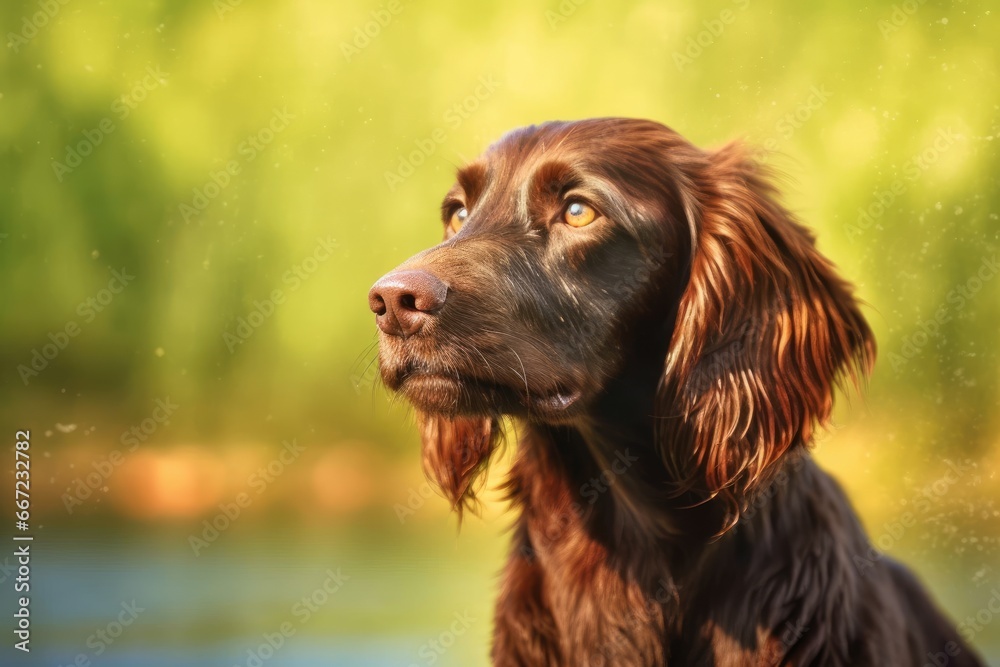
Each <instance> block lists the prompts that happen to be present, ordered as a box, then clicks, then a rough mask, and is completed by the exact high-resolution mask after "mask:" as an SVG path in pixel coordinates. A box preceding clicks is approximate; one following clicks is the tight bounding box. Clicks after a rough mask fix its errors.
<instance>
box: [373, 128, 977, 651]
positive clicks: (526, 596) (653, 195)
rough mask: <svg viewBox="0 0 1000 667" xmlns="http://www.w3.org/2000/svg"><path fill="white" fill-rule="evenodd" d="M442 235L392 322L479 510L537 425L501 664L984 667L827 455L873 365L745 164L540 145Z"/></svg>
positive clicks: (690, 155)
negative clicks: (478, 486) (507, 428)
mask: <svg viewBox="0 0 1000 667" xmlns="http://www.w3.org/2000/svg"><path fill="white" fill-rule="evenodd" d="M442 212H443V216H442V217H443V220H444V231H445V240H444V242H443V243H441V244H440V245H438V246H436V247H434V248H431V249H430V250H427V251H426V252H423V253H421V254H419V255H417V256H415V257H413V258H411V259H410V260H408V261H407V262H405V263H404V264H403V265H402V266H401V267H400V268H398V269H396V270H395V271H393V272H391V273H389V274H387V275H386V276H384V277H383V278H382V279H380V280H379V281H378V282H377V283H376V284H375V286H374V287H373V288H372V290H371V293H370V295H369V300H370V305H371V308H372V310H373V311H374V312H375V313H376V320H377V323H378V326H379V328H380V329H381V332H382V333H381V346H380V347H381V351H380V369H381V374H382V378H383V380H384V382H385V384H386V385H387V386H388V387H389V388H390V389H392V390H396V391H399V392H401V393H402V394H403V395H404V396H405V397H406V398H407V399H408V400H409V401H410V402H412V403H413V405H414V406H415V407H416V408H417V411H418V414H419V421H420V425H421V429H422V436H423V447H424V450H423V451H424V467H425V469H426V471H427V473H428V474H429V475H430V477H431V478H432V479H433V480H434V481H435V482H436V483H437V485H438V486H439V487H440V489H441V491H442V492H443V493H444V495H445V496H447V497H448V498H449V499H450V500H451V502H452V503H453V504H454V506H455V508H456V509H457V510H458V511H459V512H461V510H462V508H463V507H468V506H471V505H473V504H474V503H475V493H474V492H475V485H474V481H475V479H476V477H477V475H479V474H480V473H482V472H483V471H484V470H485V468H486V466H487V464H488V462H489V459H490V454H491V452H492V451H493V449H494V444H495V442H496V439H497V436H498V434H499V430H500V429H499V424H500V419H501V418H502V417H503V416H507V415H510V416H513V417H515V418H518V419H519V420H520V421H521V422H523V427H522V428H520V429H519V433H520V436H521V437H520V443H519V448H518V458H517V461H516V463H515V465H514V468H513V471H512V475H511V478H510V480H509V482H508V489H509V493H510V497H511V499H512V501H513V504H514V506H515V507H516V508H517V509H518V510H519V512H520V514H519V517H518V519H517V523H516V526H515V530H514V545H513V546H514V548H513V550H512V553H511V556H510V560H509V562H508V564H507V566H506V570H505V573H504V582H503V589H502V591H501V593H500V597H499V601H498V604H497V612H496V627H495V632H494V645H493V661H494V664H496V665H504V666H506V665H524V666H536V665H537V666H542V665H553V666H554V665H564V666H567V667H579V666H586V665H609V666H615V667H626V666H631V665H646V666H652V665H667V664H672V665H717V666H723V665H733V666H735V665H748V666H749V665H853V666H858V665H875V666H878V667H885V666H897V665H918V666H919V665H923V664H925V663H927V664H932V665H939V666H940V665H944V664H947V665H949V666H951V667H955V666H966V665H979V664H981V663H980V662H979V660H978V658H977V657H976V656H975V654H974V653H973V651H972V649H970V648H969V646H968V645H966V644H965V643H964V642H963V641H961V639H960V638H959V637H958V635H957V633H956V631H955V629H954V628H953V626H952V624H951V623H949V622H948V621H947V620H946V619H945V618H944V616H942V614H941V613H940V612H939V611H938V610H937V609H936V608H935V606H934V605H933V603H932V602H931V601H930V600H929V599H928V597H927V595H926V594H925V593H924V591H923V590H922V588H921V586H920V584H919V583H918V582H917V581H916V580H915V579H914V577H913V576H912V575H911V574H910V573H909V572H908V571H907V570H905V569H904V568H903V567H901V566H900V565H898V564H896V563H894V562H892V561H890V560H889V559H888V558H886V557H882V556H881V555H880V554H879V553H878V551H876V550H875V549H873V547H872V546H871V544H870V543H869V541H868V540H867V538H866V537H865V535H864V533H863V531H862V529H861V527H860V525H859V524H858V520H857V518H856V517H855V515H854V512H853V511H852V509H851V507H850V505H849V503H848V501H847V499H846V498H845V497H844V495H843V493H842V492H841V490H840V488H839V487H838V486H837V484H836V483H835V482H834V481H833V480H832V479H831V478H830V477H828V476H827V475H826V474H824V473H823V472H821V471H820V470H819V469H818V468H817V467H816V465H815V464H814V463H813V461H812V460H811V458H810V456H809V454H808V453H807V451H806V449H807V446H808V445H809V443H810V442H811V440H812V439H813V435H814V427H815V426H816V425H817V424H819V423H822V422H823V421H824V420H826V419H827V418H828V416H829V414H830V409H831V406H832V402H833V390H834V385H835V383H836V382H837V380H838V378H839V377H841V374H842V373H843V374H845V375H846V376H847V377H849V378H851V379H853V380H854V381H855V382H857V381H858V380H861V379H863V378H864V376H865V374H866V373H867V372H868V370H869V369H870V367H871V364H872V363H873V361H874V356H875V342H874V339H873V337H872V333H871V331H870V330H869V328H868V325H867V323H866V322H865V320H864V318H863V317H862V315H861V313H860V311H859V310H858V306H857V303H856V301H855V299H854V297H853V296H852V290H851V288H850V286H849V285H848V284H847V283H845V282H844V281H843V280H841V279H840V278H839V277H838V276H837V275H836V273H835V271H834V268H833V266H832V265H831V264H830V262H828V261H827V260H826V259H824V258H823V257H822V256H821V255H820V254H819V253H818V252H817V250H816V247H815V245H814V242H813V237H812V235H811V234H810V233H809V232H808V231H806V230H805V229H804V228H803V227H802V226H800V225H799V224H798V223H796V222H795V221H794V220H793V219H792V217H791V216H790V214H789V213H788V212H787V211H786V210H784V209H783V208H782V207H781V206H780V205H779V204H778V203H777V201H776V200H775V193H774V190H773V189H772V187H771V186H770V185H769V183H768V181H767V178H766V174H763V173H762V172H761V171H760V170H759V169H758V168H757V167H756V166H755V164H754V163H753V161H752V160H750V159H748V158H747V156H746V155H745V154H744V152H743V151H742V150H741V149H740V148H739V147H738V146H729V147H726V148H723V149H722V150H719V151H717V152H706V151H703V150H700V149H698V148H696V147H694V146H692V145H691V144H689V143H688V142H687V141H685V140H684V139H683V138H682V137H680V136H679V135H678V134H677V133H675V132H673V131H671V130H669V129H668V128H666V127H664V126H662V125H659V124H657V123H654V122H650V121H642V120H630V119H620V118H608V119H595V120H586V121H580V122H573V123H546V124H544V125H540V126H534V127H528V128H524V129H520V130H515V131H513V132H511V133H509V134H507V135H505V136H504V137H503V138H502V139H501V140H500V141H498V142H497V143H496V144H494V145H493V146H491V147H490V148H489V149H488V150H487V151H486V153H485V154H484V155H483V156H482V157H481V158H480V159H478V160H476V161H474V162H473V163H472V164H470V165H468V166H466V167H465V168H463V169H461V170H460V171H459V172H458V182H457V183H456V184H455V186H454V187H453V188H452V189H451V190H450V191H449V193H448V194H447V196H446V197H445V200H444V204H443V206H442ZM942 660H944V662H941V661H942Z"/></svg>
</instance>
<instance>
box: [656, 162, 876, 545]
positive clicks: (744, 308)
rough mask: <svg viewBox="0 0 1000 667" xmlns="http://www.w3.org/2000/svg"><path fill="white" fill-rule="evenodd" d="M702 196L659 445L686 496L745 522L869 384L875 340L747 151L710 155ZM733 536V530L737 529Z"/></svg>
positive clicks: (693, 208)
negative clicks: (765, 485)
mask: <svg viewBox="0 0 1000 667" xmlns="http://www.w3.org/2000/svg"><path fill="white" fill-rule="evenodd" d="M703 168H704V171H705V173H702V174H699V175H697V177H696V178H695V179H694V180H695V181H696V182H698V183H699V184H702V186H701V187H700V188H699V191H698V192H696V193H688V195H687V198H688V199H689V200H690V201H689V202H688V206H687V207H686V208H688V215H689V216H693V218H694V219H693V220H691V221H689V222H691V223H692V224H691V228H692V235H693V236H694V238H693V239H692V246H693V249H692V253H691V265H690V276H689V279H688V284H687V286H686V288H685V289H684V292H683V294H682V296H681V299H680V303H679V304H678V311H677V316H676V325H675V327H674V331H673V334H672V338H671V341H670V346H669V349H668V353H667V359H666V368H665V374H664V376H663V379H662V383H661V386H660V390H659V395H658V396H657V405H658V407H657V410H658V415H657V416H658V419H657V424H658V442H659V443H660V446H661V448H662V452H663V456H664V461H665V462H666V464H667V466H668V468H669V469H670V471H671V473H672V474H673V475H675V477H676V479H677V480H678V483H679V488H678V493H687V492H693V494H694V495H695V496H700V497H710V496H718V497H721V498H723V499H725V500H726V501H727V502H728V504H729V510H730V514H729V520H730V522H735V521H736V519H738V517H739V513H740V510H741V509H742V508H743V507H744V506H745V504H746V502H747V501H748V500H749V497H750V495H751V493H752V491H753V489H754V488H755V487H756V486H757V485H758V484H759V483H760V482H761V481H763V480H765V479H767V478H768V476H769V475H770V474H771V473H773V472H774V471H775V466H774V465H773V464H774V463H775V462H776V461H778V460H779V459H780V458H781V457H782V455H783V454H785V453H786V452H787V451H789V449H791V448H792V447H795V446H798V445H801V444H808V443H809V442H810V440H811V439H812V430H813V427H814V425H816V424H817V423H823V422H824V421H825V420H826V419H827V418H828V417H829V415H830V410H831V407H832V404H833V391H834V386H835V385H836V384H837V381H838V379H839V377H840V376H841V374H842V372H843V373H845V374H846V375H847V376H848V377H850V378H851V379H852V380H853V381H854V384H855V385H857V384H858V383H859V381H860V380H862V379H864V378H865V377H866V376H867V374H868V373H869V372H870V369H871V365H872V363H873V362H874V357H875V341H874V338H873V336H872V333H871V330H870V329H869V328H868V324H867V323H866V322H865V319H864V317H862V315H861V313H860V311H859V309H858V305H857V302H856V301H855V299H854V297H853V294H852V288H851V286H850V285H849V284H847V283H846V282H844V281H843V280H841V279H840V278H839V277H838V276H837V274H836V272H835V270H834V267H833V265H832V264H831V263H830V262H829V261H828V260H826V259H825V258H824V257H823V256H822V255H820V254H819V252H818V251H817V250H816V247H815V242H814V238H813V236H812V235H811V234H810V233H809V232H808V231H807V230H806V229H805V228H803V227H802V226H801V225H799V224H798V223H797V222H795V220H794V219H793V218H792V217H791V215H790V214H789V213H788V212H787V211H786V210H784V209H783V208H782V207H781V206H780V205H779V204H778V203H777V200H776V192H775V190H774V188H773V187H772V186H771V184H770V182H769V177H770V175H769V174H768V172H766V171H764V170H763V169H762V168H759V167H758V166H757V165H756V164H755V163H754V162H753V161H751V160H750V159H749V158H748V157H747V156H746V155H745V153H744V151H743V150H742V149H741V147H740V146H738V145H731V146H728V147H726V148H723V149H722V150H720V151H718V152H716V153H712V154H709V155H708V162H707V164H706V165H705V166H704V167H703ZM730 525H731V524H730Z"/></svg>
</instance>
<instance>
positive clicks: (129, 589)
mask: <svg viewBox="0 0 1000 667" xmlns="http://www.w3.org/2000/svg"><path fill="white" fill-rule="evenodd" d="M451 536H452V537H454V533H453V532H452V533H451ZM186 537H187V536H186V535H182V534H180V533H178V534H159V535H157V536H155V537H149V536H147V537H146V538H145V539H137V538H136V537H135V535H134V534H132V535H130V536H128V537H122V536H107V537H104V536H102V537H100V538H97V537H87V536H78V537H72V538H60V539H57V540H53V541H46V540H45V539H40V540H38V541H37V542H36V543H35V545H34V547H33V562H32V603H31V612H32V622H33V625H32V631H33V635H32V646H33V648H34V650H33V651H32V653H31V655H30V656H24V655H23V654H19V653H17V652H16V651H13V650H12V649H11V648H10V647H9V646H5V647H4V648H3V653H2V655H4V658H3V660H2V661H0V664H3V665H24V666H25V667H29V666H34V665H47V666H50V667H51V666H55V665H59V666H60V667H61V666H62V665H71V664H74V661H75V660H78V659H79V660H84V659H86V660H90V661H91V662H90V664H92V665H95V666H98V665H100V666H108V667H114V666H118V665H121V666H129V667H135V666H142V667H157V666H159V665H170V666H172V667H173V666H177V665H190V666H192V667H200V666H201V665H205V666H209V665H211V666H212V667H216V666H229V665H233V666H236V665H241V666H244V667H254V666H257V667H260V665H289V666H295V665H330V666H331V667H340V666H345V667H346V666H351V667H355V666H359V667H360V666H373V667H374V666H383V665H385V666H388V665H401V666H403V667H410V666H411V665H418V666H422V665H429V664H436V665H444V666H448V665H465V666H469V665H477V664H485V656H486V650H487V649H486V646H487V641H488V632H489V614H488V607H489V605H490V601H491V599H492V597H491V595H490V593H489V589H490V588H491V587H492V585H493V577H492V576H491V575H492V572H491V569H492V568H493V565H494V560H495V559H494V558H492V557H486V558H484V557H483V549H482V547H483V543H482V542H481V541H480V540H477V539H476V538H475V537H474V536H473V537H471V539H470V540H468V545H467V547H462V548H457V549H455V550H453V551H454V553H452V554H451V555H452V558H450V559H442V558H439V557H438V556H437V554H435V553H434V552H433V550H428V549H426V548H424V549H422V550H415V549H413V548H412V546H413V544H412V543H411V542H410V541H409V540H408V539H406V538H405V536H404V537H403V539H400V540H398V541H395V542H393V541H387V542H386V543H385V544H383V545H381V548H379V547H375V546H373V544H372V543H371V541H370V539H366V538H363V537H356V536H355V537H347V536H345V535H339V536H338V537H337V538H331V537H330V536H324V537H321V538H319V539H317V538H316V537H315V536H310V537H308V539H306V538H303V537H302V536H301V535H299V536H295V535H286V536H283V537H282V538H277V539H276V538H275V537H274V536H270V537H269V538H268V537H265V536H261V535H258V534H254V533H247V534H243V535H238V534H237V535H228V534H223V536H222V538H220V540H219V541H218V543H214V544H213V545H212V546H211V547H210V548H209V549H208V550H207V551H203V552H202V554H201V555H200V556H197V557H195V556H194V555H193V552H192V551H191V549H190V548H189V547H188V543H187V541H186ZM348 539H350V540H352V541H350V542H349V541H346V540H348ZM445 542H447V543H448V544H449V546H450V545H451V541H449V540H445ZM453 559H457V560H453ZM331 575H333V576H335V577H336V580H335V579H334V578H333V577H332V576H331ZM337 581H339V584H338V583H337ZM324 584H326V588H325V589H324ZM338 586H339V587H338ZM331 589H332V590H333V592H329V593H327V592H325V591H326V590H331ZM3 598H4V599H3V607H2V608H3V614H4V615H5V617H7V618H10V616H9V614H11V613H13V599H12V597H11V596H3ZM304 598H305V599H307V600H310V601H311V605H310V606H307V605H306V604H305V602H304ZM456 614H457V615H458V616H460V617H464V618H466V619H471V620H472V622H471V623H467V624H466V625H467V626H468V627H465V626H463V625H461V624H458V625H455V623H454V620H455V618H457V617H456ZM120 617H121V618H120ZM133 619H134V620H133ZM122 621H127V622H128V623H127V624H123V625H122V626H120V627H121V630H120V633H119V625H118V624H119V623H120V622H122ZM283 628H284V629H285V631H286V633H287V636H285V637H282V635H281V630H282V629H283ZM450 628H457V629H458V630H459V632H458V633H452V632H451V630H450ZM102 629H103V631H104V632H105V633H106V634H105V635H104V637H109V636H110V635H117V637H115V638H113V639H110V641H106V640H105V639H104V638H103V637H102V635H101V634H100V633H99V631H101V630H102ZM269 638H270V640H269ZM269 641H270V643H269ZM102 647H104V648H105V649H106V650H102ZM272 647H276V648H272ZM78 656H83V657H82V658H79V657H78ZM81 664H85V663H81Z"/></svg>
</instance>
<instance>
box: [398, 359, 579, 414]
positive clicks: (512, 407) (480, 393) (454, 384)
mask: <svg viewBox="0 0 1000 667" xmlns="http://www.w3.org/2000/svg"><path fill="white" fill-rule="evenodd" d="M385 375H387V376H388V377H386V378H385V379H386V385H387V386H389V388H390V389H393V390H395V391H398V392H400V393H401V394H403V395H404V396H405V397H406V398H407V400H409V401H410V402H411V403H413V405H414V406H415V407H416V408H418V409H419V410H422V411H424V412H428V413H435V414H448V415H457V414H462V415H488V416H501V415H505V414H512V415H524V416H529V417H535V418H539V419H543V420H546V421H552V422H559V421H564V420H566V419H568V418H569V417H570V416H571V415H572V414H573V413H574V412H575V410H574V408H575V407H576V406H577V405H578V404H579V403H580V398H581V392H580V391H578V390H573V389H567V388H565V387H562V386H559V385H558V384H556V385H555V386H553V387H551V388H546V389H536V388H532V387H531V386H530V384H528V383H526V382H523V379H522V378H518V381H519V384H518V385H516V386H515V385H514V384H513V383H510V384H508V383H505V382H503V381H500V380H497V379H493V378H484V377H481V376H479V375H476V374H474V373H468V372H463V371H461V370H454V369H444V368H437V367H434V366H430V365H426V364H418V363H414V362H409V363H407V364H405V365H404V366H403V367H402V368H401V369H399V370H398V371H396V372H390V373H388V374H385Z"/></svg>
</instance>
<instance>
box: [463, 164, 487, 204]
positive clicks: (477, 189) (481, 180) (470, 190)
mask: <svg viewBox="0 0 1000 667" xmlns="http://www.w3.org/2000/svg"><path fill="white" fill-rule="evenodd" d="M456 180H457V181H458V184H459V185H460V186H462V189H463V190H465V195H466V196H467V197H468V198H469V199H477V198H478V197H479V196H480V195H481V194H482V192H483V188H484V187H485V185H486V165H484V164H483V163H482V162H473V163H471V164H468V165H466V166H464V167H462V168H461V169H459V170H458V174H457V175H456Z"/></svg>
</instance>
